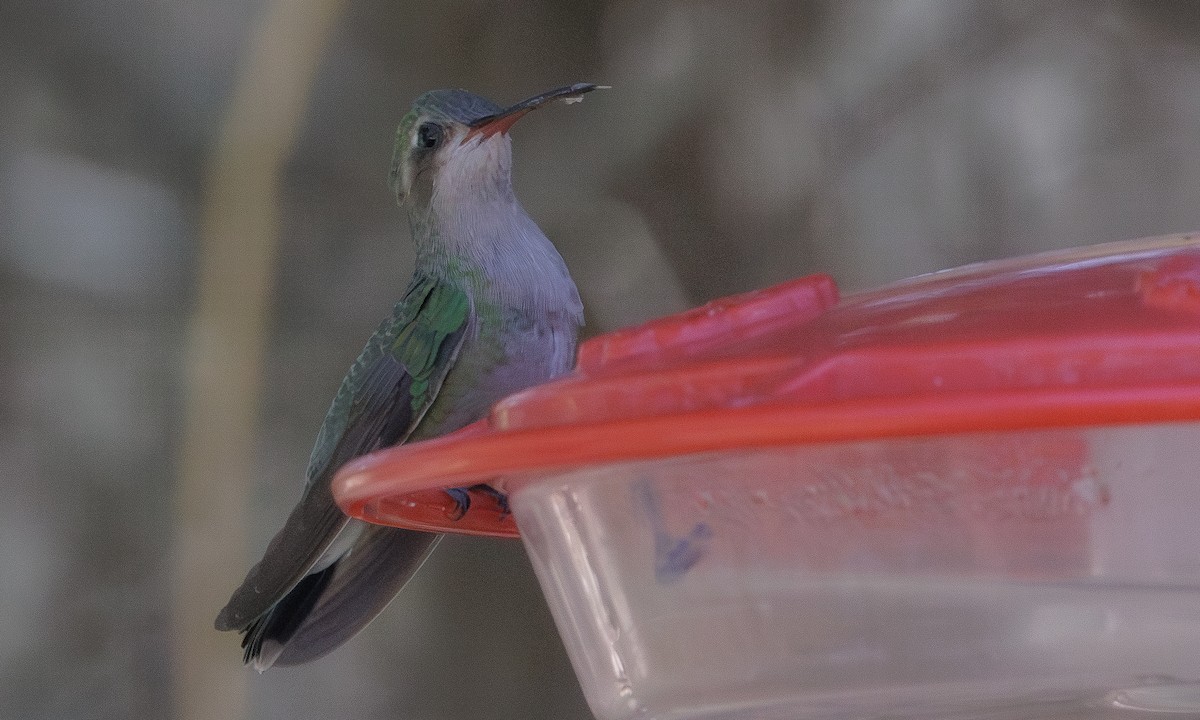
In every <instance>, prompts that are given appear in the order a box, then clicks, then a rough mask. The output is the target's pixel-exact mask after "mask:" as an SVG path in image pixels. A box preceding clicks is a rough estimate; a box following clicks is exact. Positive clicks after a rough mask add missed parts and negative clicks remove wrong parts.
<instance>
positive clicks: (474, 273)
mask: <svg viewBox="0 0 1200 720" xmlns="http://www.w3.org/2000/svg"><path fill="white" fill-rule="evenodd" d="M598 87H603V86H597V85H593V84H590V83H577V84H575V85H570V86H567V87H562V88H558V89H556V90H551V91H549V92H545V93H542V94H540V95H536V96H534V97H531V98H529V99H527V100H524V101H522V102H519V103H517V104H515V105H512V106H510V107H508V108H501V107H500V106H498V105H496V104H495V103H493V102H491V101H489V100H487V99H485V98H483V97H480V96H478V95H474V94H472V93H469V92H467V91H465V90H432V91H430V92H427V93H425V94H423V95H421V96H420V97H418V98H417V99H416V101H414V103H413V105H412V108H411V109H410V110H409V112H408V114H406V115H405V116H404V117H403V119H402V120H401V121H400V125H399V127H398V129H397V131H396V138H395V146H394V149H393V156H392V164H391V171H390V173H389V180H390V185H391V189H392V192H393V193H394V194H395V196H396V200H397V202H398V203H399V205H400V206H401V207H403V208H404V210H405V211H406V213H407V215H408V221H409V225H410V228H411V230H412V239H413V242H414V243H415V244H416V262H415V268H414V271H413V275H412V279H411V280H410V281H409V283H408V287H407V290H405V292H404V296H403V298H402V299H401V300H400V301H399V302H398V303H397V304H396V305H395V308H394V309H393V311H392V314H391V316H390V317H388V318H387V319H385V320H384V321H383V322H382V323H381V324H380V325H379V327H378V329H377V330H376V331H375V333H374V334H373V335H371V337H370V339H369V340H368V341H367V344H366V347H364V348H363V350H362V353H361V354H359V356H358V359H356V360H355V361H354V363H353V364H352V365H351V366H350V369H349V371H348V372H347V373H346V376H345V378H344V379H343V380H342V384H341V387H340V388H339V390H338V392H337V394H336V395H335V396H334V398H333V402H332V404H331V405H330V407H329V411H328V412H327V413H326V415H325V419H324V421H323V423H322V424H321V428H320V431H319V432H318V433H317V439H316V441H315V444H314V447H313V449H312V454H311V456H310V458H309V463H308V470H307V473H306V484H305V487H304V493H303V496H302V497H301V499H300V502H299V504H298V505H296V507H295V509H293V510H292V512H291V514H290V515H289V516H288V518H287V520H286V522H285V523H284V525H283V528H282V529H281V530H280V531H279V532H278V533H277V534H276V535H275V537H274V538H273V539H272V540H271V542H270V543H269V544H268V546H267V549H266V553H265V555H264V557H263V558H262V560H260V561H259V562H258V564H256V565H255V566H254V567H252V568H251V569H250V571H249V573H248V574H247V576H246V579H245V580H244V581H243V582H242V584H241V586H239V587H238V588H237V589H236V590H235V591H234V592H233V596H232V597H231V598H230V600H229V603H228V604H227V605H226V606H225V608H224V609H222V610H221V612H220V614H219V615H218V616H217V619H216V623H215V626H216V628H217V629H218V630H237V631H240V632H241V633H242V636H243V637H242V647H243V649H244V653H243V660H244V661H245V662H246V663H247V664H252V665H253V666H254V668H255V669H257V670H258V671H259V672H262V671H263V670H265V669H267V668H268V667H271V666H272V665H297V664H300V663H304V662H308V661H310V660H315V659H316V658H319V657H321V656H322V655H325V654H326V653H328V652H330V651H332V650H333V649H335V648H337V647H338V646H340V645H341V644H342V643H344V642H346V641H347V640H349V639H350V638H351V637H353V636H354V635H355V634H356V633H358V631H359V630H361V629H362V628H363V627H365V626H366V625H367V624H368V623H369V622H370V621H371V620H372V619H374V618H375V616H376V615H378V614H379V612H380V611H382V610H383V608H384V607H385V606H386V605H387V604H388V602H390V601H391V599H392V598H393V597H394V596H395V595H396V593H398V592H399V591H400V589H401V588H402V587H403V586H404V584H405V583H406V582H407V581H408V579H409V578H410V577H412V575H413V574H414V573H415V572H416V571H417V569H418V568H419V567H420V566H421V564H422V563H423V562H424V560H425V558H426V557H427V556H428V555H429V553H430V552H431V551H432V550H433V548H434V546H435V545H436V544H437V541H438V540H439V539H440V537H441V536H440V535H438V534H434V533H424V532H418V531H412V530H404V529H398V528H390V527H382V526H377V525H370V524H368V523H365V522H362V521H360V520H352V519H350V518H348V517H347V516H346V515H345V514H344V513H342V511H341V509H340V508H339V507H338V506H337V505H336V504H335V503H334V500H333V495H332V492H331V489H330V482H331V480H332V479H333V476H334V474H335V473H336V472H337V470H338V469H339V468H340V467H341V466H342V465H344V464H345V463H346V462H348V461H350V460H352V459H354V458H356V457H358V456H360V455H365V454H367V453H369V452H372V451H375V450H378V449H381V448H386V447H389V446H392V445H397V444H400V443H405V442H414V441H418V440H425V439H428V438H432V437H436V436H439V435H444V434H446V433H449V432H453V431H455V430H458V429H460V428H462V427H465V426H466V425H468V424H470V423H472V422H474V421H476V420H478V419H480V418H482V417H484V415H485V414H486V413H487V412H488V410H489V408H490V407H491V406H492V405H493V404H494V403H495V402H497V401H498V400H500V399H501V398H503V397H505V396H506V395H510V394H512V393H514V392H517V391H520V390H523V389H525V388H527V387H530V386H532V385H536V384H538V383H542V382H544V381H546V380H549V379H551V378H553V377H555V376H556V375H559V374H562V373H564V372H566V371H567V370H569V369H570V368H571V365H572V362H573V359H574V356H575V344H576V339H577V335H578V332H579V328H580V326H581V325H582V323H583V305H582V303H581V301H580V299H579V293H578V291H577V290H576V288H575V283H574V282H573V281H572V279H571V276H570V274H569V273H568V271H567V267H566V264H565V263H564V262H563V259H562V257H561V256H560V255H559V253H558V251H557V250H556V249H555V247H554V245H553V244H552V243H551V242H550V241H549V240H548V239H547V238H546V236H545V234H543V233H542V231H541V230H540V229H539V228H538V226H537V225H536V224H535V223H534V221H533V220H532V219H530V217H529V214H528V213H526V212H525V210H524V209H523V208H522V207H521V204H520V202H518V201H517V198H516V196H515V194H514V193H513V187H512V175H511V169H512V142H511V140H510V138H509V135H508V131H509V129H510V128H511V127H512V125H513V124H514V123H515V122H517V120H519V119H520V118H521V117H523V116H524V115H525V114H527V113H528V112H530V111H532V110H534V109H536V108H538V107H541V106H542V105H544V104H546V103H548V102H551V101H553V100H564V101H566V102H575V101H578V100H580V99H581V98H582V96H583V95H584V94H585V93H588V92H590V91H592V90H595V89H596V88H598ZM448 492H450V493H451V497H452V498H453V499H454V501H455V503H456V504H457V505H458V506H459V508H460V510H462V511H463V512H465V510H466V504H467V503H468V502H469V497H468V495H467V494H466V491H465V490H451V491H448Z"/></svg>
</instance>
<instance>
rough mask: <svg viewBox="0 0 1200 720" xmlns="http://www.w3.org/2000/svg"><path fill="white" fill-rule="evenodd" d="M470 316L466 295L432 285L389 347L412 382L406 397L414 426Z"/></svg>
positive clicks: (443, 376)
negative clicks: (408, 399) (417, 310)
mask: <svg viewBox="0 0 1200 720" xmlns="http://www.w3.org/2000/svg"><path fill="white" fill-rule="evenodd" d="M470 313H471V300H470V298H468V297H467V295H466V293H464V292H463V291H462V290H459V289H458V288H456V287H454V286H452V285H446V284H435V285H433V286H432V287H431V288H430V289H429V291H428V293H426V295H425V297H424V301H423V302H422V305H421V310H420V312H418V313H417V315H416V317H415V318H413V320H412V321H411V322H408V323H405V325H404V327H403V329H402V330H401V331H400V332H399V334H398V335H397V336H396V340H395V342H393V343H392V347H391V354H392V356H393V357H395V358H396V359H397V360H398V361H399V362H400V364H401V365H403V366H404V367H406V368H407V369H408V373H409V376H410V377H411V378H412V383H411V384H410V385H409V395H410V396H411V400H410V404H411V408H412V414H413V417H414V419H415V420H416V422H419V421H420V418H421V416H423V415H424V414H425V410H426V409H428V408H429V406H430V405H431V404H432V403H433V397H434V395H436V394H437V391H438V388H439V387H441V384H442V381H443V380H445V379H446V373H448V372H449V371H450V367H451V365H453V364H454V356H455V355H457V353H458V348H459V346H460V345H461V343H462V338H463V336H464V335H465V331H466V327H467V320H468V318H469V317H470ZM448 348H449V349H451V352H450V353H447V352H446V350H447V349H448ZM416 422H414V423H413V425H414V427H415V425H416Z"/></svg>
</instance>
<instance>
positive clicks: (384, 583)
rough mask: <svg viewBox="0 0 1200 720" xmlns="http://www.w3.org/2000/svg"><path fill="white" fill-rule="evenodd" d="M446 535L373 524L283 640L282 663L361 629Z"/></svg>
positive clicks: (328, 647)
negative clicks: (287, 636)
mask: <svg viewBox="0 0 1200 720" xmlns="http://www.w3.org/2000/svg"><path fill="white" fill-rule="evenodd" d="M441 537H442V536H441V535H437V534H434V533H425V532H416V531H413V530H400V529H397V528H390V527H380V526H377V525H376V526H371V527H369V528H367V529H366V530H365V531H363V534H362V537H360V538H359V540H358V542H357V543H356V544H355V546H354V548H353V549H352V550H351V551H350V552H349V553H347V554H346V555H345V556H343V557H342V559H341V560H339V561H338V562H337V563H336V564H335V565H333V566H331V567H329V568H327V569H326V570H327V571H328V570H333V571H334V573H333V577H332V578H331V580H330V581H329V582H328V584H327V585H325V586H323V587H322V590H321V593H320V597H319V598H318V600H317V602H316V604H315V605H314V606H313V607H312V608H311V609H310V610H309V611H308V612H307V614H306V615H305V617H304V618H303V622H302V623H301V625H300V627H299V628H297V629H296V630H295V632H293V633H292V634H291V636H290V637H289V638H288V641H287V643H285V644H284V646H283V648H282V650H281V651H280V652H279V653H278V654H277V657H275V658H272V659H273V660H274V661H275V662H277V664H279V665H299V664H300V663H305V662H309V661H310V660H315V659H317V658H319V657H321V656H322V655H325V654H326V653H328V652H331V651H332V650H334V649H335V648H337V647H338V646H339V645H341V644H342V643H344V642H346V641H347V640H349V639H350V638H352V637H354V636H355V635H356V634H358V631H359V630H362V629H363V628H364V627H366V626H367V623H369V622H371V621H372V620H374V619H375V616H376V615H378V614H379V613H380V612H382V611H383V609H384V608H385V607H387V604H388V603H389V602H391V601H392V598H394V597H395V596H396V593H398V592H400V589H401V588H402V587H404V584H405V583H407V582H408V580H409V579H410V578H411V577H412V576H413V574H415V573H416V572H417V570H418V569H419V568H420V567H421V564H422V563H424V562H425V558H427V557H428V556H429V553H430V552H431V551H432V550H433V548H434V546H435V545H437V541H438V540H440V539H441Z"/></svg>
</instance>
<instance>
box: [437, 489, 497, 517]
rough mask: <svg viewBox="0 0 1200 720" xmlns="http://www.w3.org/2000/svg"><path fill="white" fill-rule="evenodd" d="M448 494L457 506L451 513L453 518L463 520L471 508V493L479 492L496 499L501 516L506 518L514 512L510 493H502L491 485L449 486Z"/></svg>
mask: <svg viewBox="0 0 1200 720" xmlns="http://www.w3.org/2000/svg"><path fill="white" fill-rule="evenodd" d="M445 492H446V494H447V495H449V496H450V499H451V500H452V501H453V502H454V505H455V508H454V510H453V511H451V513H450V519H451V520H456V521H457V520H462V518H463V516H464V515H466V514H467V511H468V510H470V509H471V493H474V492H477V493H481V494H483V495H487V496H489V497H491V498H492V499H493V500H495V501H496V505H497V506H499V508H500V517H501V518H506V517H508V516H509V515H511V514H512V511H511V510H509V508H508V495H507V494H506V493H502V492H500V491H499V490H497V489H496V488H494V487H492V486H491V485H486V484H483V483H481V484H479V485H472V486H471V487H469V488H447V489H446V491H445Z"/></svg>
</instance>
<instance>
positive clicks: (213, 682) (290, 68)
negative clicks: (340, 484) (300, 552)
mask: <svg viewBox="0 0 1200 720" xmlns="http://www.w3.org/2000/svg"><path fill="white" fill-rule="evenodd" d="M341 5H342V2H341V0H272V1H271V2H269V3H268V4H267V7H266V9H265V12H264V13H263V15H262V16H261V18H260V19H259V23H258V25H257V26H256V27H255V28H254V31H253V33H252V34H251V36H250V39H249V47H248V50H247V54H246V58H245V63H244V65H243V66H242V67H241V69H240V71H239V73H238V76H237V78H236V80H235V86H234V91H233V97H232V98H231V100H230V103H229V106H228V113H227V115H226V116H225V118H224V124H223V126H222V128H221V131H220V136H219V138H218V139H217V143H216V146H215V147H214V149H213V153H212V156H211V158H210V160H209V165H208V167H207V168H206V172H207V177H206V181H205V187H206V197H205V207H204V211H203V216H202V219H201V228H200V248H199V259H198V263H199V267H198V271H197V290H196V304H195V308H194V311H193V316H192V318H191V325H190V328H189V338H188V348H187V355H186V363H187V365H186V398H185V402H186V409H185V419H184V437H183V447H182V449H181V452H180V459H179V462H180V466H179V477H178V486H177V487H178V489H177V496H176V502H175V518H174V520H175V526H176V537H177V543H178V544H177V546H176V547H175V548H174V550H175V553H174V556H173V561H174V562H173V570H174V583H173V593H174V597H173V601H174V602H173V615H172V628H173V636H172V637H173V644H174V647H173V661H174V667H173V677H174V683H175V687H174V690H175V712H174V715H175V716H176V717H178V718H182V719H184V720H198V719H200V718H214V719H216V718H220V719H221V720H231V719H236V718H240V717H244V716H245V710H246V708H245V695H246V676H247V675H246V674H247V671H246V670H245V669H244V668H243V667H242V665H241V663H240V662H239V661H240V653H239V651H238V647H237V638H235V637H234V636H232V635H229V634H219V633H217V632H216V631H215V630H213V628H212V622H213V618H214V617H216V613H217V611H218V610H219V609H220V608H221V606H222V605H224V603H225V601H226V600H227V599H228V595H229V593H230V592H231V591H232V590H233V588H234V586H235V585H236V583H237V582H239V581H240V579H241V576H242V573H243V572H245V571H246V570H247V569H248V565H247V563H246V561H245V557H246V550H245V544H246V542H245V541H246V532H245V528H246V525H247V522H248V520H249V517H248V513H247V500H248V497H249V489H250V485H251V482H252V479H253V467H254V463H253V455H254V435H255V433H254V430H255V425H256V420H257V416H258V411H259V400H260V394H261V378H262V373H263V355H264V350H265V344H266V338H267V335H268V328H269V319H270V307H269V305H270V299H271V294H272V288H273V284H274V282H273V281H274V278H273V266H274V261H275V251H276V246H277V240H278V233H279V175H280V170H281V167H282V165H283V163H284V161H285V160H286V159H287V156H288V153H289V151H290V149H291V147H292V146H293V143H294V140H295V138H296V136H297V134H298V132H299V129H300V125H301V121H302V119H303V115H304V108H305V105H306V103H307V98H308V91H309V89H310V87H311V85H312V80H313V76H314V74H315V72H316V68H317V61H318V59H319V57H320V50H321V48H322V46H323V45H324V43H325V41H326V38H327V37H328V35H329V31H330V29H331V28H332V26H333V23H334V21H335V19H336V17H337V15H338V13H339V11H340V9H341Z"/></svg>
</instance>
